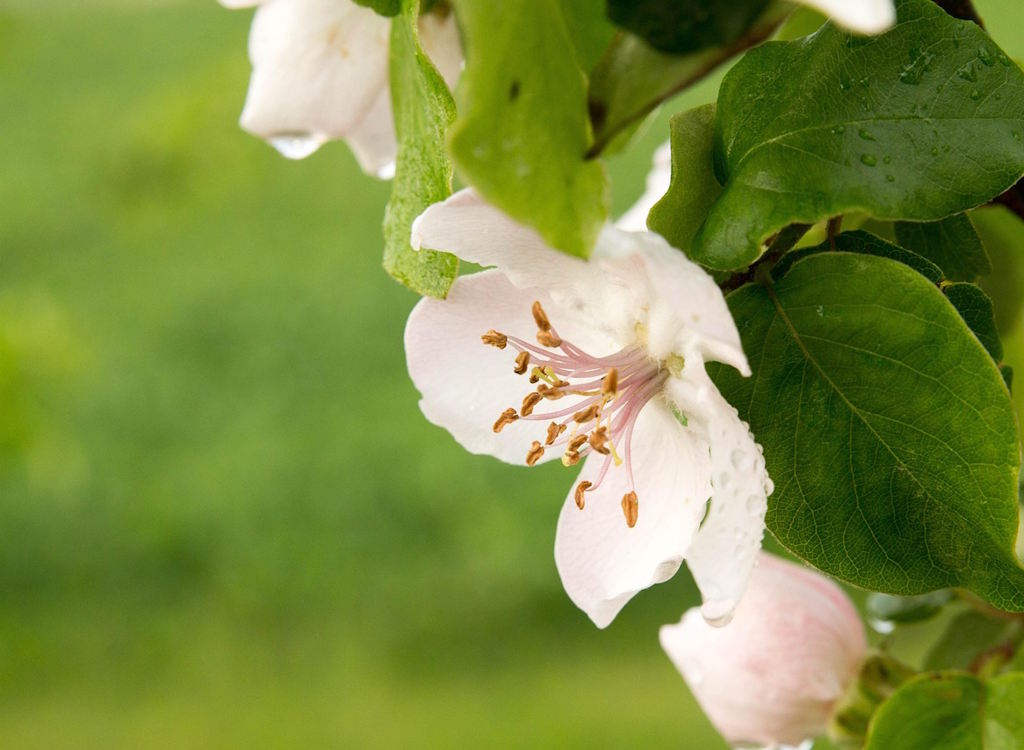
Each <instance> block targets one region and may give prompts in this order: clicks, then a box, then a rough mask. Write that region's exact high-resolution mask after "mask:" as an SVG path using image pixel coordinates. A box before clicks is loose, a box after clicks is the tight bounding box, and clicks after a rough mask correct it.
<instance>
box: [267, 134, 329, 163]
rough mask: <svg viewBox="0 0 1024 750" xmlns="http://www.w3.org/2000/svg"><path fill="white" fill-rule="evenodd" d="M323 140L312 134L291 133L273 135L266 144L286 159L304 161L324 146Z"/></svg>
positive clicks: (321, 137)
mask: <svg viewBox="0 0 1024 750" xmlns="http://www.w3.org/2000/svg"><path fill="white" fill-rule="evenodd" d="M325 140H326V139H325V138H324V137H323V136H320V135H314V134H312V133H291V134H288V135H275V136H273V137H272V138H268V139H267V142H268V143H269V144H270V145H271V146H273V147H274V148H276V149H277V150H278V152H279V153H280V154H281V156H283V157H285V158H286V159H305V158H306V157H307V156H309V155H310V154H312V153H313V152H315V151H316V150H317V149H318V148H320V147H321V146H322V145H324V141H325Z"/></svg>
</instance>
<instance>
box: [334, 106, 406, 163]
mask: <svg viewBox="0 0 1024 750" xmlns="http://www.w3.org/2000/svg"><path fill="white" fill-rule="evenodd" d="M345 140H346V141H347V142H348V145H349V148H351V149H352V153H353V155H355V157H356V160H357V161H358V162H359V166H360V167H361V168H362V170H363V171H364V172H366V173H367V174H371V175H374V176H376V177H380V178H381V179H390V178H391V177H393V176H394V174H395V155H396V151H397V148H398V146H397V144H396V143H395V126H394V121H393V120H392V118H391V92H390V91H389V90H388V89H384V90H383V91H381V92H380V94H379V95H378V96H377V99H376V101H375V102H374V103H373V106H372V107H370V110H369V112H367V113H366V116H365V117H364V118H363V119H362V120H360V121H359V122H358V123H357V124H356V125H355V127H353V128H352V129H351V130H350V131H349V133H348V136H347V137H346V138H345Z"/></svg>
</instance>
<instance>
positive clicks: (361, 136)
mask: <svg viewBox="0 0 1024 750" xmlns="http://www.w3.org/2000/svg"><path fill="white" fill-rule="evenodd" d="M221 2H222V3H223V4H224V5H226V6H228V7H242V6H245V5H259V6H260V7H259V8H258V9H257V11H256V15H255V17H254V18H253V22H252V30H251V32H250V34H249V58H250V59H251V61H252V78H251V79H250V81H249V93H248V94H247V96H246V100H245V108H244V109H243V110H242V117H241V125H242V127H243V128H244V129H245V130H247V131H249V132H250V133H252V134H253V135H257V136H259V137H261V138H265V139H267V140H268V141H270V142H271V143H272V144H273V145H274V146H275V147H276V148H277V149H278V150H279V151H281V153H283V154H284V155H285V156H288V157H291V158H302V157H305V156H308V155H309V154H311V153H312V152H313V151H315V150H316V149H317V148H318V147H319V146H320V145H322V144H323V143H324V142H325V141H328V140H332V139H335V138H344V139H345V140H346V141H348V144H349V146H350V147H351V148H352V151H353V152H354V154H355V156H356V158H357V159H358V161H359V164H360V166H361V167H362V168H363V169H364V170H365V171H366V172H368V173H370V174H375V175H378V176H380V177H388V176H390V175H391V174H393V172H394V160H395V148H396V147H395V132H394V125H393V123H392V117H391V94H390V89H389V86H388V38H389V34H390V29H391V21H390V20H389V19H387V18H384V17H383V16H379V15H378V14H376V13H375V12H374V11H372V10H371V9H369V8H365V7H363V6H361V5H357V4H356V3H354V2H351V0H221ZM419 31H420V43H421V44H422V45H423V48H424V50H425V51H426V52H427V54H429V55H430V56H431V59H432V60H433V62H434V64H435V65H436V66H437V68H438V70H439V71H440V73H441V75H442V76H443V77H444V78H445V80H446V81H448V83H449V85H451V84H453V83H454V81H455V80H456V79H457V78H458V75H459V72H460V70H461V67H462V51H461V47H460V45H459V37H458V30H457V29H456V27H455V19H454V18H453V17H451V16H448V17H446V18H441V17H439V16H437V15H436V14H433V13H428V14H426V15H424V16H422V17H421V18H420V22H419Z"/></svg>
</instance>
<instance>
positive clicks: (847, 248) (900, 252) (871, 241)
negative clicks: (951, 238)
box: [772, 229, 942, 284]
mask: <svg viewBox="0 0 1024 750" xmlns="http://www.w3.org/2000/svg"><path fill="white" fill-rule="evenodd" d="M833 250H839V251H842V252H847V253H861V254H863V255H876V256H878V257H879V258H890V259H891V260H895V261H899V262H900V263H902V264H903V265H905V266H909V267H910V268H913V269H914V270H915V271H917V272H918V273H919V274H921V275H922V276H924V277H925V278H926V279H928V281H930V282H932V283H933V284H938V283H939V282H940V281H942V269H940V268H939V267H938V266H937V265H935V264H934V263H932V262H931V261H930V260H928V259H927V258H922V257H921V256H920V255H918V254H917V253H912V252H910V251H909V250H906V249H904V248H902V247H900V246H899V245H894V244H892V243H891V242H887V241H886V240H883V239H882V238H881V237H876V236H875V235H873V234H871V233H870V232H865V231H864V230H862V229H855V230H854V231H852V232H843V233H842V234H838V235H836V236H835V237H833V238H832V240H831V241H828V240H826V241H825V242H823V243H821V244H820V245H815V246H814V247H801V248H798V249H797V250H794V251H793V252H791V253H787V254H786V255H784V256H783V257H782V260H780V261H779V262H778V263H777V264H775V266H774V267H773V268H772V275H773V276H774V277H775V278H781V277H782V276H785V275H786V273H787V272H788V271H789V269H790V268H792V266H793V264H794V263H796V262H797V261H799V260H802V259H803V258H806V257H808V256H811V255H817V254H818V253H828V252H832V251H833Z"/></svg>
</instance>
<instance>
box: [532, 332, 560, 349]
mask: <svg viewBox="0 0 1024 750" xmlns="http://www.w3.org/2000/svg"><path fill="white" fill-rule="evenodd" d="M537 341H538V342H539V343H540V345H541V346H547V347H551V348H552V349H554V348H555V347H556V346H561V345H562V339H560V338H559V337H558V336H557V334H555V332H554V331H537Z"/></svg>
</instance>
